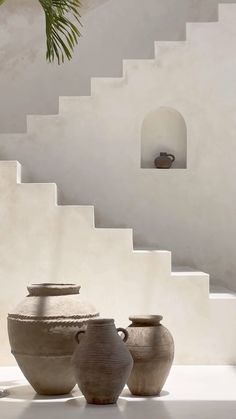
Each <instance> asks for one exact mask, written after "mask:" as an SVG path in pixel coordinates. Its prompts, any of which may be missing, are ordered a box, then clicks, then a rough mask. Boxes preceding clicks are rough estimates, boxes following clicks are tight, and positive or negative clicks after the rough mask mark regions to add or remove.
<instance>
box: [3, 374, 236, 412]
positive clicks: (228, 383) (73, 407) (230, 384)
mask: <svg viewBox="0 0 236 419" xmlns="http://www.w3.org/2000/svg"><path fill="white" fill-rule="evenodd" d="M0 388H7V389H8V395H7V396H6V397H4V398H1V399H0V418H1V419H43V418H50V419H54V418H55V419H65V418H66V419H77V418H80V419H95V418H97V419H134V418H135V419H196V418H197V419H198V418H199V419H222V418H223V419H235V418H236V366H174V367H173V368H172V371H171V374H170V376H169V378H168V380H167V382H166V385H165V388H164V389H163V392H162V394H161V396H160V397H151V398H142V397H132V396H131V395H130V393H129V391H128V389H125V390H124V391H123V393H122V395H121V397H120V399H119V401H118V403H117V405H114V406H113V405H112V406H111V405H110V406H93V405H87V404H86V402H85V400H84V398H83V396H82V395H81V393H80V392H79V390H78V389H77V388H75V390H74V391H73V392H72V394H70V395H66V396H60V397H43V396H38V395H36V394H35V393H34V391H33V389H32V388H31V387H30V386H29V385H28V384H27V382H26V380H25V379H24V377H23V376H22V374H21V373H20V371H19V370H18V369H17V368H15V367H10V368H9V367H8V368H7V367H3V368H0Z"/></svg>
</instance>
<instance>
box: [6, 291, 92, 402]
mask: <svg viewBox="0 0 236 419" xmlns="http://www.w3.org/2000/svg"><path fill="white" fill-rule="evenodd" d="M79 291H80V286H78V285H75V284H59V283H58V284H56V283H55V284H52V283H49V284H33V285H31V286H29V287H28V292H29V295H27V297H25V298H24V300H23V301H22V302H21V303H20V304H19V305H18V306H17V307H16V309H15V310H14V311H12V312H11V313H9V315H8V334H9V341H10V345H11V350H12V354H13V355H14V356H15V358H16V361H17V363H18V365H19V367H20V369H21V371H22V372H23V374H24V375H25V377H26V378H27V380H28V381H29V383H30V384H31V385H32V387H33V388H34V389H35V391H36V392H37V393H39V394H48V395H56V394H66V393H69V392H70V391H71V390H72V388H73V387H74V386H75V384H76V381H75V377H74V373H73V368H72V365H71V358H72V354H73V352H74V349H75V346H76V343H75V339H74V337H75V335H76V333H77V332H78V329H79V330H80V329H81V330H83V329H85V327H86V324H87V321H88V320H89V319H90V318H93V317H97V316H98V313H97V311H96V310H95V308H94V307H93V306H92V305H91V304H89V303H87V302H85V301H82V300H81V299H80V295H79Z"/></svg>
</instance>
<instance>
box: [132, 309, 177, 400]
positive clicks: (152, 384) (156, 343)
mask: <svg viewBox="0 0 236 419" xmlns="http://www.w3.org/2000/svg"><path fill="white" fill-rule="evenodd" d="M129 319H130V320H131V321H132V323H131V325H130V326H129V327H128V328H127V330H128V333H129V337H128V340H127V343H126V344H127V347H128V349H129V351H130V353H131V355H132V357H133V360H134V366H133V369H132V372H131V374H130V376H129V379H128V382H127V385H128V387H129V390H130V391H131V393H132V394H134V395H137V396H155V395H159V394H160V392H161V390H162V388H163V386H164V384H165V381H166V379H167V377H168V374H169V372H170V368H171V365H172V363H173V359H174V341H173V338H172V335H171V333H170V332H169V331H168V329H167V328H166V327H164V326H162V325H161V324H160V321H161V320H162V316H155V315H154V316H134V317H130V318H129Z"/></svg>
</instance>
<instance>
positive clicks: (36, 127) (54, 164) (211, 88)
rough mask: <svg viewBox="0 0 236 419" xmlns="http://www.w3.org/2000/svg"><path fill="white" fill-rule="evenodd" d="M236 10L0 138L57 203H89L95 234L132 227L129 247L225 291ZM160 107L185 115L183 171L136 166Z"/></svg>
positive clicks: (231, 261) (230, 244)
mask: <svg viewBox="0 0 236 419" xmlns="http://www.w3.org/2000/svg"><path fill="white" fill-rule="evenodd" d="M235 7H236V6H233V5H232V9H231V8H229V7H226V8H225V9H224V8H223V9H222V15H221V22H220V23H210V24H209V23H202V24H200V23H198V24H190V25H188V27H187V31H188V40H187V42H184V41H182V42H167V43H165V42H164V43H162V42H161V43H158V44H157V51H156V54H157V55H156V59H155V60H134V61H132V60H131V61H125V62H124V77H123V78H120V79H119V78H118V79H113V78H111V79H106V78H105V79H93V80H92V96H91V97H80V98H70V97H69V98H64V99H63V98H62V99H61V106H60V112H61V113H60V114H59V115H58V116H45V117H42V116H32V117H29V118H28V134H27V135H24V134H22V135H17V134H15V135H2V136H1V138H0V149H1V155H2V158H10V159H13V158H17V159H18V160H19V161H21V162H22V163H23V164H24V172H23V176H24V177H23V178H24V179H25V180H31V181H43V182H44V181H49V180H50V181H56V182H57V184H58V185H59V190H60V195H59V196H60V198H59V199H60V202H67V203H71V204H75V203H80V204H94V205H95V214H96V224H97V226H100V227H104V226H113V227H123V226H126V227H132V228H134V240H135V245H136V246H137V245H138V246H142V247H143V248H145V247H146V248H149V247H151V248H159V249H167V250H172V251H173V260H174V263H175V264H178V265H187V266H192V267H195V268H196V269H200V270H203V271H205V272H208V273H210V275H211V279H212V282H214V283H218V282H222V283H224V284H225V286H228V287H230V288H232V289H235V288H236V287H235V271H236V263H235V236H236V231H235V208H236V198H235V197H236V194H235V181H234V178H235V176H234V167H235V162H234V156H235V114H234V111H235V108H236V103H235V95H234V85H235V74H236V59H235V54H234V52H233V51H234V43H235V42H236V32H235V28H236V24H235V22H236V18H235ZM225 10H226V11H227V10H228V11H229V14H228V15H227V20H224V13H225ZM229 17H230V18H231V19H233V21H232V22H231V21H230V20H229ZM216 45H217V48H216ZM183 75H184V76H183ZM161 106H165V107H170V108H173V109H177V110H178V111H179V112H180V114H181V115H183V117H184V120H185V122H186V126H187V133H188V141H187V142H188V144H187V159H188V166H187V167H188V168H187V170H185V169H181V170H180V169H176V170H175V169H171V170H169V171H161V172H160V171H159V170H157V171H155V170H152V169H141V168H140V158H141V153H140V150H141V127H142V122H143V120H144V118H145V116H146V115H147V114H148V112H151V111H153V110H155V109H158V108H159V107H161Z"/></svg>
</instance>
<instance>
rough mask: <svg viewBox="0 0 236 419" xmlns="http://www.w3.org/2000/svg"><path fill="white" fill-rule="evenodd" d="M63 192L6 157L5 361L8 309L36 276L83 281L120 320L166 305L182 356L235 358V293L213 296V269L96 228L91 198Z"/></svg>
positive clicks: (192, 360)
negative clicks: (174, 261) (25, 174)
mask: <svg viewBox="0 0 236 419" xmlns="http://www.w3.org/2000/svg"><path fill="white" fill-rule="evenodd" d="M56 193H57V190H56V185H55V184H53V183H51V184H45V183H44V184H30V183H27V184H21V183H20V166H19V164H17V162H14V161H8V162H7V161H5V162H4V161H2V162H0V198H1V199H0V219H1V220H2V221H3V222H2V223H1V224H0V288H1V293H0V341H1V351H0V365H11V364H13V363H14V359H13V357H12V356H11V354H10V348H9V344H8V338H7V323H6V317H7V313H8V312H11V311H12V310H13V309H14V306H15V305H16V304H17V303H18V302H19V300H20V299H22V298H23V297H24V296H25V295H26V286H27V285H28V284H29V283H37V282H63V283H65V282H69V283H71V282H73V283H77V284H80V285H81V298H82V299H84V298H86V299H88V300H89V301H90V302H91V303H93V304H94V305H95V307H96V308H97V310H98V311H99V312H100V314H101V316H102V317H108V318H110V317H112V318H114V319H115V321H116V325H117V326H123V327H126V326H127V325H128V324H129V320H128V317H129V316H130V315H133V314H139V313H156V314H158V313H161V314H162V315H163V324H165V325H166V326H167V327H168V328H169V329H170V331H171V333H172V334H173V337H174V341H175V362H176V363H180V364H229V363H233V364H235V363H236V353H235V345H236V297H235V295H232V296H230V295H227V296H222V295H220V296H219V295H218V298H212V297H213V296H212V295H211V298H209V294H208V291H209V278H208V275H207V274H204V273H202V272H194V271H188V272H171V254H170V252H168V251H134V250H133V245H132V231H131V230H130V229H99V228H94V214H93V208H92V207H91V206H70V205H69V206H67V205H64V206H60V205H57V203H56ZM215 297H217V294H216V295H215ZM212 348H214V350H213V351H212ZM216 348H217V350H216Z"/></svg>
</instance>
